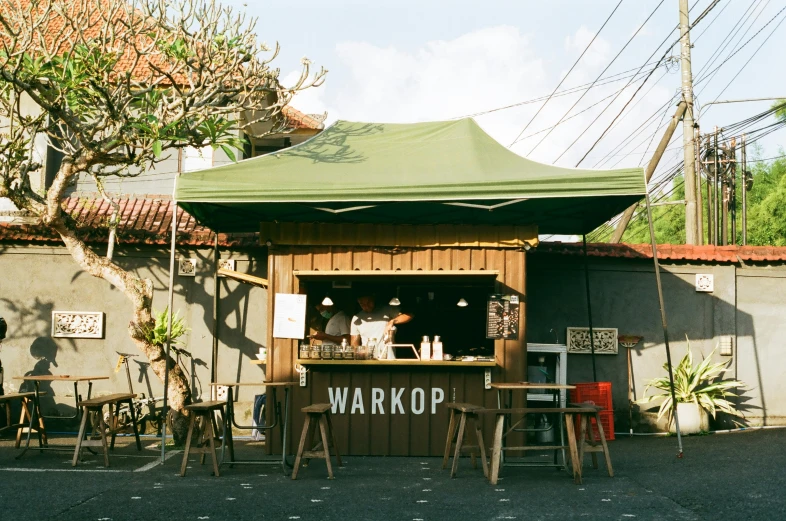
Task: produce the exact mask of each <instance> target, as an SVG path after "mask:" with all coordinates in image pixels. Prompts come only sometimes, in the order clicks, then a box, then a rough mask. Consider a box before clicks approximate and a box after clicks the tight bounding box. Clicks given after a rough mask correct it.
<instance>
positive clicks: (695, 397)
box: [636, 341, 745, 420]
mask: <svg viewBox="0 0 786 521" xmlns="http://www.w3.org/2000/svg"><path fill="white" fill-rule="evenodd" d="M716 350H717V347H716V348H715V349H713V350H712V352H711V353H710V354H709V356H706V357H704V359H703V360H702V361H701V362H700V363H698V364H697V365H694V364H693V353H692V351H691V347H690V341H688V352H687V353H686V354H685V356H684V357H683V358H682V360H680V363H679V364H678V365H677V367H676V368H674V396H675V397H676V399H677V403H691V402H692V403H697V404H698V405H699V406H700V407H701V408H702V409H704V410H705V411H707V412H708V413H709V414H711V415H712V417H713V418H715V413H716V412H717V411H722V412H725V413H727V414H730V415H732V416H742V413H741V412H740V411H738V410H737V408H736V407H735V406H734V404H733V403H732V402H730V401H729V398H734V397H736V396H737V395H736V394H735V393H734V392H732V389H736V388H740V387H744V386H745V384H744V383H743V382H741V381H739V380H731V379H728V380H723V379H720V378H719V377H720V376H721V375H722V374H723V373H725V372H726V371H727V370H728V369H727V368H726V367H724V366H725V365H726V364H725V363H723V362H720V363H715V364H713V363H712V355H714V354H715V351H716ZM663 368H664V369H665V370H666V372H667V374H666V376H662V377H659V378H654V379H652V380H650V381H649V382H648V383H647V386H646V387H645V388H644V394H645V395H646V394H647V392H648V391H649V390H650V389H651V388H654V389H657V390H658V391H660V392H659V393H657V394H653V395H651V396H645V397H644V398H642V399H640V400H637V402H636V403H641V404H645V403H650V402H652V401H654V400H657V399H663V402H662V403H661V405H660V409H659V410H658V419H659V420H660V419H661V417H663V415H664V414H666V413H668V414H669V416H670V417H671V415H672V414H673V410H674V406H673V404H672V399H671V387H670V385H669V376H668V370H669V369H668V365H667V364H663Z"/></svg>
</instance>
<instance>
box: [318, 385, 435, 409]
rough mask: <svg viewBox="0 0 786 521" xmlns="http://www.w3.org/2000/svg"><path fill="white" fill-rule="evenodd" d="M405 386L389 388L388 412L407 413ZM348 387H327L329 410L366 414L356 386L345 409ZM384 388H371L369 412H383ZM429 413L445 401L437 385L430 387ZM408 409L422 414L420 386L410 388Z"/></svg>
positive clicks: (424, 405)
mask: <svg viewBox="0 0 786 521" xmlns="http://www.w3.org/2000/svg"><path fill="white" fill-rule="evenodd" d="M406 390H407V389H406V388H405V387H393V388H392V389H390V414H407V411H406V409H405V408H404V400H405V399H404V391H406ZM349 394H350V389H349V387H339V388H333V387H328V395H329V396H330V404H331V411H332V412H333V414H346V413H347V412H349V414H366V406H365V402H364V400H363V392H362V390H361V388H359V387H356V388H355V389H354V391H353V392H352V406H351V407H350V410H349V411H347V401H348V400H349ZM385 394H386V393H385V389H382V388H379V387H372V388H371V414H385ZM430 399H431V407H430V411H431V414H437V405H439V404H440V403H444V402H445V390H444V389H441V388H439V387H432V388H431V393H430ZM409 403H410V410H409V412H410V413H412V414H423V413H424V411H425V410H426V391H425V390H424V389H422V388H420V387H415V388H414V389H412V392H411V394H410V400H409Z"/></svg>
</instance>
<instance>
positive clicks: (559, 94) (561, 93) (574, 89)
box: [451, 61, 655, 139]
mask: <svg viewBox="0 0 786 521" xmlns="http://www.w3.org/2000/svg"><path fill="white" fill-rule="evenodd" d="M652 63H655V62H654V61H653V62H652ZM652 63H648V64H647V65H651V64H652ZM637 69H638V67H634V68H632V69H629V70H627V71H622V72H618V73H616V74H612V75H610V76H606V77H605V78H603V80H606V81H601V82H600V83H598V84H597V85H596V87H601V86H603V85H609V84H611V83H616V82H618V81H622V80H627V79H628V78H632V77H635V76H638V75H639V74H642V73H635V74H631V75H628V76H622V75H623V74H627V73H629V72H631V71H635V70H637ZM647 72H649V69H647V70H646V71H645V72H644V73H643V74H646V73H647ZM616 76H621V77H619V78H615V77H616ZM611 78H615V79H611ZM590 85H592V82H590V83H584V84H583V85H577V86H575V87H570V88H567V89H564V90H561V91H558V92H557V93H556V94H554V95H553V96H551V97H552V98H561V97H563V96H570V95H571V94H575V93H577V92H581V91H582V90H585V89H587V88H589V86H590ZM548 98H549V96H548V95H543V96H540V97H537V98H532V99H528V100H525V101H518V102H516V103H511V104H510V105H504V106H502V107H496V108H493V109H488V110H481V111H479V112H473V113H471V114H465V115H463V116H457V117H454V118H451V119H462V118H474V117H478V116H484V115H486V114H491V113H493V112H499V111H501V110H507V109H512V108H516V107H521V106H522V105H530V104H532V103H537V102H538V101H543V100H545V99H548ZM522 139H526V138H522Z"/></svg>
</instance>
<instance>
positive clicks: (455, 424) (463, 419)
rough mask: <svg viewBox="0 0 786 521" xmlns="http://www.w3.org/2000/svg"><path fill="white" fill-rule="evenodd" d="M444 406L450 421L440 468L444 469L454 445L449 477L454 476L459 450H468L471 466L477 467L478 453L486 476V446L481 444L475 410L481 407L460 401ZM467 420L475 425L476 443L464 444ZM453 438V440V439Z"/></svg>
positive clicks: (481, 434) (479, 428) (481, 439)
mask: <svg viewBox="0 0 786 521" xmlns="http://www.w3.org/2000/svg"><path fill="white" fill-rule="evenodd" d="M446 407H447V408H448V409H449V410H450V422H449V423H448V437H447V440H445V455H444V456H443V458H442V468H443V469H445V468H446V467H447V466H448V460H449V459H450V452H451V449H453V448H454V446H455V449H454V450H453V465H452V467H451V469H450V477H451V478H453V477H456V472H457V470H458V462H459V458H460V457H461V451H469V452H470V455H471V457H472V467H473V468H478V464H477V460H476V456H477V455H479V456H480V461H481V464H482V465H483V475H484V476H486V477H488V466H487V463H486V448H485V446H484V444H483V431H482V430H481V426H480V421H479V420H478V414H477V411H478V410H480V409H482V408H483V407H481V406H480V405H473V404H471V403H461V402H452V403H448V404H446ZM468 421H471V422H472V423H473V425H474V427H475V440H476V442H477V445H465V444H464V433H465V430H466V425H467V422H468ZM454 439H455V442H454V441H453V440H454Z"/></svg>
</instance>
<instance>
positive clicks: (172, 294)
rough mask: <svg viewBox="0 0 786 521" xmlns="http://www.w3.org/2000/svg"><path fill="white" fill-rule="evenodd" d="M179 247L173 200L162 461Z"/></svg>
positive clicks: (163, 447) (162, 443)
mask: <svg viewBox="0 0 786 521" xmlns="http://www.w3.org/2000/svg"><path fill="white" fill-rule="evenodd" d="M176 247H177V201H172V246H171V252H170V255H169V297H168V301H167V302H168V304H167V309H168V310H169V311H168V313H169V316H168V317H167V325H166V355H165V357H164V363H165V364H166V370H165V371H164V407H163V421H162V422H161V424H162V425H161V463H163V462H164V457H165V455H166V420H167V417H168V416H169V415H168V412H169V410H168V407H167V405H168V398H169V351H170V349H171V347H172V306H173V305H174V300H175V292H174V287H175V248H176Z"/></svg>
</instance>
